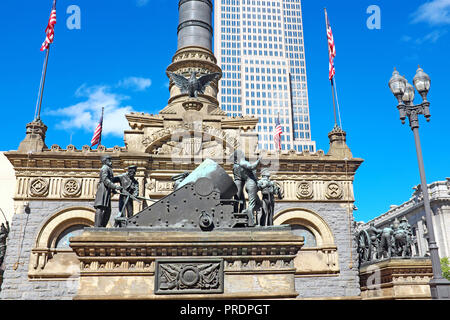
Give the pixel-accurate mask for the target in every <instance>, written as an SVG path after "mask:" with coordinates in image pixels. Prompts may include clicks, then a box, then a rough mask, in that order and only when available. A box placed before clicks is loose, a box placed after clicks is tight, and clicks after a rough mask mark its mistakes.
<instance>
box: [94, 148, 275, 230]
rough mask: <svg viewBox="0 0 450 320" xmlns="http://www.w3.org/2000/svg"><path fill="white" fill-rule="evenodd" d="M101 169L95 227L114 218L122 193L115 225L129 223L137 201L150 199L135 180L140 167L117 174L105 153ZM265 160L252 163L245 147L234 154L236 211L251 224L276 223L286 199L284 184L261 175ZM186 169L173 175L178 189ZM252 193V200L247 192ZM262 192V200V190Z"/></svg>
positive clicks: (265, 174)
mask: <svg viewBox="0 0 450 320" xmlns="http://www.w3.org/2000/svg"><path fill="white" fill-rule="evenodd" d="M101 161H102V167H101V169H100V177H99V178H100V180H99V184H98V189H97V194H96V198H95V202H94V208H95V209H96V212H95V223H94V226H95V227H103V228H104V227H106V226H107V224H108V222H109V220H110V217H111V197H112V195H113V194H117V193H119V194H120V196H119V212H118V214H117V216H116V217H115V219H114V226H115V227H122V226H126V225H127V220H128V219H130V218H131V217H132V216H133V200H134V201H138V202H140V200H150V199H146V198H143V197H140V196H139V183H138V181H137V180H136V179H135V176H136V171H137V166H129V167H128V168H127V172H126V173H124V174H122V175H119V176H114V173H113V169H112V159H111V156H108V155H106V156H103V157H102V159H101ZM260 163H261V159H258V160H256V161H255V162H254V163H250V162H249V161H247V160H246V158H245V155H244V153H243V152H242V151H241V150H236V151H235V152H234V153H233V176H234V183H235V185H236V187H237V193H236V195H235V196H234V199H235V201H236V207H235V213H238V214H242V215H243V216H244V217H247V219H248V223H247V226H248V227H254V226H257V225H258V226H273V219H274V207H275V197H278V198H279V199H282V198H283V194H282V192H281V189H280V187H279V186H278V185H277V184H276V183H275V182H273V181H272V180H270V173H269V171H268V170H263V171H262V174H261V176H262V177H261V179H258V178H257V169H258V166H259V165H260ZM189 174H190V173H189V172H184V173H181V174H178V175H176V176H174V177H172V180H173V181H174V190H176V189H177V187H178V186H179V185H180V183H182V182H183V180H184V179H186V178H187V177H188V176H189ZM244 190H245V191H246V193H247V195H248V201H246V197H245V195H244ZM259 192H261V195H262V199H260V197H259V195H258V193H259Z"/></svg>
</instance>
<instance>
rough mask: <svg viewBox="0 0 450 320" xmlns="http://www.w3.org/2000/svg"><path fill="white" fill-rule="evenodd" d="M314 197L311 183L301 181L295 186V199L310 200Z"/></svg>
mask: <svg viewBox="0 0 450 320" xmlns="http://www.w3.org/2000/svg"><path fill="white" fill-rule="evenodd" d="M313 195H314V190H313V186H312V183H311V182H309V181H301V182H299V183H298V184H297V198H298V199H300V200H302V199H311V198H312V197H313Z"/></svg>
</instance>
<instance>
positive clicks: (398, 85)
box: [389, 70, 407, 102]
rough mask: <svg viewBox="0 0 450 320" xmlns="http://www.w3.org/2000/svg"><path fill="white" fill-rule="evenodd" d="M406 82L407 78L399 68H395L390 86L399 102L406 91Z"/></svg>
mask: <svg viewBox="0 0 450 320" xmlns="http://www.w3.org/2000/svg"><path fill="white" fill-rule="evenodd" d="M406 83H407V81H406V79H405V78H403V77H402V76H401V75H400V73H398V71H397V70H394V72H393V73H392V77H391V80H389V88H390V89H391V91H392V93H393V94H394V96H395V97H396V98H397V99H398V100H399V102H401V97H402V96H403V94H404V93H405V90H406Z"/></svg>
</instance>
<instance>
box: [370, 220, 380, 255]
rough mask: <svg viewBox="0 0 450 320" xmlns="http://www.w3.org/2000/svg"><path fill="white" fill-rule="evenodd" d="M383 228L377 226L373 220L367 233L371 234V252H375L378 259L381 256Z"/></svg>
mask: <svg viewBox="0 0 450 320" xmlns="http://www.w3.org/2000/svg"><path fill="white" fill-rule="evenodd" d="M382 233H383V230H381V229H378V228H376V227H375V223H373V222H371V223H370V226H369V228H368V229H367V234H368V235H369V240H370V245H371V246H372V250H371V252H375V257H376V259H379V258H381V255H382V253H381V251H380V243H381V234H382ZM372 258H373V256H372V257H369V260H372Z"/></svg>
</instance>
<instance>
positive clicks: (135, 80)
mask: <svg viewBox="0 0 450 320" xmlns="http://www.w3.org/2000/svg"><path fill="white" fill-rule="evenodd" d="M151 85H152V80H150V79H147V78H139V77H128V78H125V79H123V80H121V81H119V83H118V85H117V86H118V87H121V88H125V89H133V90H135V91H144V90H145V89H147V88H149V87H150V86H151Z"/></svg>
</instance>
